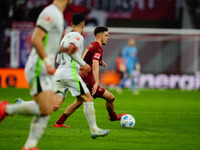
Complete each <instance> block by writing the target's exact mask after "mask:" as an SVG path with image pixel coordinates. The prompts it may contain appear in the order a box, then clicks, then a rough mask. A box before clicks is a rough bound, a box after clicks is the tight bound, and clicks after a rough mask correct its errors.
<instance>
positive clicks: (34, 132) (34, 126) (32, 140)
mask: <svg viewBox="0 0 200 150" xmlns="http://www.w3.org/2000/svg"><path fill="white" fill-rule="evenodd" d="M55 96H56V94H55V93H54V91H51V90H48V91H43V92H40V93H39V94H37V95H36V96H34V99H35V100H36V102H37V103H38V105H39V107H40V112H41V115H40V116H35V117H34V119H33V120H32V122H31V127H30V132H29V136H28V139H27V141H26V143H25V145H24V148H26V149H30V148H34V147H36V146H37V143H38V141H39V139H40V138H41V136H42V134H43V133H44V131H45V128H46V126H47V123H48V120H49V117H50V114H51V112H52V111H53V108H54V106H53V104H54V103H53V101H54V98H55Z"/></svg>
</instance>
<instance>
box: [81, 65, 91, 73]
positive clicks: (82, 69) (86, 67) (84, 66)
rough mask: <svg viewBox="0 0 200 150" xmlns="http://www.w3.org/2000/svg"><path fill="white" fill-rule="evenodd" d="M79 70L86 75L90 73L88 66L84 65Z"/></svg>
mask: <svg viewBox="0 0 200 150" xmlns="http://www.w3.org/2000/svg"><path fill="white" fill-rule="evenodd" d="M80 70H81V71H84V72H85V73H87V74H88V73H89V72H90V71H91V67H90V65H88V64H87V63H86V64H85V65H83V66H81V67H80Z"/></svg>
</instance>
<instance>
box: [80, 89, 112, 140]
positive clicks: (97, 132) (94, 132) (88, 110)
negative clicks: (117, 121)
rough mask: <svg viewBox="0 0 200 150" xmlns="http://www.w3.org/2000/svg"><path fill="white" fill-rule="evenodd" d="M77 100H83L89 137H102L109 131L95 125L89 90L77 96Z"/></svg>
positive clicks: (92, 103)
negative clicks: (89, 132)
mask: <svg viewBox="0 0 200 150" xmlns="http://www.w3.org/2000/svg"><path fill="white" fill-rule="evenodd" d="M77 100H81V101H82V100H84V101H85V102H84V103H83V104H84V114H85V116H86V118H87V121H88V123H89V126H90V131H91V137H92V138H93V139H95V138H97V137H103V136H105V135H107V134H108V133H109V130H103V129H100V128H98V127H97V124H96V114H95V109H94V102H93V98H92V96H91V95H90V93H89V92H87V93H86V94H83V95H81V96H78V97H77Z"/></svg>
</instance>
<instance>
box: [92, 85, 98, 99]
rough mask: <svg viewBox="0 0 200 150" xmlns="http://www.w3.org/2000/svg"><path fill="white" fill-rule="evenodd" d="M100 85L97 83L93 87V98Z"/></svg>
mask: <svg viewBox="0 0 200 150" xmlns="http://www.w3.org/2000/svg"><path fill="white" fill-rule="evenodd" d="M98 86H99V84H98V83H95V84H94V85H93V87H92V96H93V95H94V94H95V93H96V92H97V88H98Z"/></svg>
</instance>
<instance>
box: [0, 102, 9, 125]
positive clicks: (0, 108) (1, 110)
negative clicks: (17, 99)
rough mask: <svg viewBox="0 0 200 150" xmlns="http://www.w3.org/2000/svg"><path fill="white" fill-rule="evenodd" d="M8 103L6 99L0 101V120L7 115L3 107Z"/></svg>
mask: <svg viewBox="0 0 200 150" xmlns="http://www.w3.org/2000/svg"><path fill="white" fill-rule="evenodd" d="M8 104H9V103H8V102H7V101H5V100H4V101H1V103H0V122H1V121H2V120H3V119H4V118H5V117H7V116H8V115H7V114H6V112H5V107H6V105H8Z"/></svg>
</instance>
